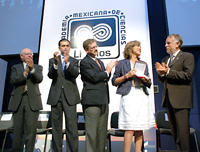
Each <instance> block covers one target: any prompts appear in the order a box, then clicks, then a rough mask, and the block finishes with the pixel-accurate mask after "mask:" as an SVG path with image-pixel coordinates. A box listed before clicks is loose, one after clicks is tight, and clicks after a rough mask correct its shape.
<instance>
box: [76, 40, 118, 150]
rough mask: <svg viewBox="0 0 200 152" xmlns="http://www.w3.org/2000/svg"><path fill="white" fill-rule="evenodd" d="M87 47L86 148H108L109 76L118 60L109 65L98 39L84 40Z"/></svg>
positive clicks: (83, 68) (84, 66)
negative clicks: (106, 143) (98, 47)
mask: <svg viewBox="0 0 200 152" xmlns="http://www.w3.org/2000/svg"><path fill="white" fill-rule="evenodd" d="M83 48H84V50H85V51H86V53H87V55H86V57H85V58H83V59H82V60H81V63H80V74H81V79H82V81H83V90H82V99H81V104H82V106H83V112H84V117H85V131H86V151H87V152H105V141H106V137H107V125H108V103H109V90H108V80H109V79H110V75H111V70H112V68H113V67H114V66H115V65H116V64H117V61H111V62H110V63H109V64H108V65H107V67H106V68H105V67H104V64H103V62H102V61H101V60H100V59H97V58H96V56H97V54H98V49H97V44H96V42H95V40H94V39H88V40H86V41H84V42H83Z"/></svg>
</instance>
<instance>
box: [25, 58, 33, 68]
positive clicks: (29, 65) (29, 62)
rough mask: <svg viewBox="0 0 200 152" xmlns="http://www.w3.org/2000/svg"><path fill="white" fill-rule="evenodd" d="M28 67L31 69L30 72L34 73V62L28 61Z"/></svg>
mask: <svg viewBox="0 0 200 152" xmlns="http://www.w3.org/2000/svg"><path fill="white" fill-rule="evenodd" d="M26 64H27V66H28V67H29V70H30V71H32V70H33V60H32V59H31V60H28V61H26Z"/></svg>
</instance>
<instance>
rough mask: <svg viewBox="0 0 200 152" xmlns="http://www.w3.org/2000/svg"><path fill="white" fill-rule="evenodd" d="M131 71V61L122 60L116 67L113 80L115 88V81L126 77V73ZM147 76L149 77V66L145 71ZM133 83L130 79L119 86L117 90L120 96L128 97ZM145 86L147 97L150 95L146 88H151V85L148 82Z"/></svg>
mask: <svg viewBox="0 0 200 152" xmlns="http://www.w3.org/2000/svg"><path fill="white" fill-rule="evenodd" d="M130 70H131V64H130V60H129V59H124V60H120V61H119V62H118V63H117V65H116V67H115V73H114V75H113V78H112V84H113V85H114V86H116V85H115V80H116V79H117V78H118V77H121V76H123V75H125V74H126V73H128V72H129V71H130ZM144 74H145V75H147V76H148V75H149V71H148V66H147V67H146V69H145V73H144ZM132 81H133V79H132V78H129V79H127V80H126V81H124V82H122V83H121V84H119V85H117V86H118V88H117V94H120V95H127V94H128V93H129V92H130V90H131V87H132ZM143 84H144V86H143V90H144V92H145V94H146V95H149V93H148V91H147V88H146V87H149V88H150V86H151V83H149V82H147V83H144V82H143Z"/></svg>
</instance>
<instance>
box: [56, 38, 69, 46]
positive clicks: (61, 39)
mask: <svg viewBox="0 0 200 152" xmlns="http://www.w3.org/2000/svg"><path fill="white" fill-rule="evenodd" d="M62 41H67V42H69V45H70V41H69V40H68V39H61V40H60V41H59V42H58V46H59V47H60V43H61V42H62Z"/></svg>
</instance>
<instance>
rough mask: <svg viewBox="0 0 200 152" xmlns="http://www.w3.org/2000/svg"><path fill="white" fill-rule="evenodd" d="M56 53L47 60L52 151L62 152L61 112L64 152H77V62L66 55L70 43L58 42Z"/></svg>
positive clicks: (65, 41)
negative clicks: (63, 128) (65, 148)
mask: <svg viewBox="0 0 200 152" xmlns="http://www.w3.org/2000/svg"><path fill="white" fill-rule="evenodd" d="M58 45H59V47H58V48H59V50H60V53H59V52H55V53H54V58H51V59H50V60H49V72H48V77H49V78H50V79H52V84H51V88H50V91H49V97H48V100H47V104H50V105H51V118H52V148H53V151H54V152H62V144H63V141H62V120H63V112H64V115H65V123H66V125H65V126H66V142H67V151H68V152H78V128H77V114H76V105H77V104H78V103H80V96H79V92H78V88H77V85H76V78H77V77H78V75H79V71H78V60H76V59H75V58H73V57H71V56H70V55H69V52H70V42H69V40H67V39H61V40H60V41H59V42H58Z"/></svg>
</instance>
